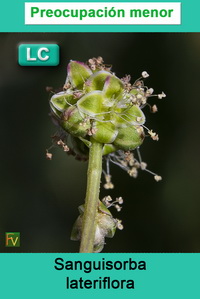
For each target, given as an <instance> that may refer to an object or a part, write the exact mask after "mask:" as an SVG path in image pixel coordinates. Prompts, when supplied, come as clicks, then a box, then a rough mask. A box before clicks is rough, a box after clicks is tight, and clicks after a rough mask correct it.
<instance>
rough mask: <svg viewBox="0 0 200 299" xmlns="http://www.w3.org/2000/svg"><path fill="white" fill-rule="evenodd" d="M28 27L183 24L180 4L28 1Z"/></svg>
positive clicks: (26, 13)
mask: <svg viewBox="0 0 200 299" xmlns="http://www.w3.org/2000/svg"><path fill="white" fill-rule="evenodd" d="M25 24H26V25H180V24H181V3H180V2H132V3H131V2H126V3H119V2H26V3H25Z"/></svg>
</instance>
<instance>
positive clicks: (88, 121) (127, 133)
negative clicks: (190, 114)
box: [50, 61, 145, 155]
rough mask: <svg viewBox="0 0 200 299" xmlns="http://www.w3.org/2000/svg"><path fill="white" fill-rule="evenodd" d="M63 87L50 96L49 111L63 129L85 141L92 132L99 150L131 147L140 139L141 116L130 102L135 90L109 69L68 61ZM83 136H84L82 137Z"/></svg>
mask: <svg viewBox="0 0 200 299" xmlns="http://www.w3.org/2000/svg"><path fill="white" fill-rule="evenodd" d="M67 71H68V74H67V79H66V83H65V90H64V91H63V92H60V93H57V94H54V95H53V96H52V98H51V100H50V107H51V111H52V115H53V116H54V118H56V119H57V122H58V124H59V125H60V126H61V127H62V129H63V130H65V131H66V132H68V133H69V134H71V135H72V136H74V137H75V138H79V139H80V140H81V141H83V142H85V144H89V140H90V137H91V136H92V137H93V138H94V139H95V140H96V141H97V142H99V143H102V144H103V145H104V148H103V154H104V155H106V154H109V153H110V152H113V151H116V150H119V149H121V150H133V149H135V148H136V147H138V146H139V145H140V144H141V143H142V142H143V139H144V132H143V127H142V125H143V124H144V122H145V116H144V114H143V112H142V111H141V109H140V108H139V105H138V104H134V103H133V100H132V99H133V97H135V95H137V94H138V92H137V90H136V89H135V88H134V89H130V90H127V89H126V88H125V86H124V83H123V81H122V80H120V79H119V78H117V77H116V76H115V75H114V74H113V73H112V72H111V71H107V70H102V69H98V68H97V69H95V70H92V69H91V68H90V67H89V66H88V65H86V64H84V63H82V62H78V61H71V62H70V63H69V64H68V67H67ZM83 138H84V139H83Z"/></svg>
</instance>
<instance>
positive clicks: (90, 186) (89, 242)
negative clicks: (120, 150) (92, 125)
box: [79, 138, 103, 253]
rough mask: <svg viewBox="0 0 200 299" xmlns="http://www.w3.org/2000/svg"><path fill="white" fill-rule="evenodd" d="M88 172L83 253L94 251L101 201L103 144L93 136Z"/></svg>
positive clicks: (82, 237) (81, 250) (81, 247)
mask: <svg viewBox="0 0 200 299" xmlns="http://www.w3.org/2000/svg"><path fill="white" fill-rule="evenodd" d="M91 143H92V145H91V147H90V152H89V164H88V172H87V190H86V198H85V208H84V215H83V223H82V236H81V245H80V251H79V252H81V253H83V252H87V253H91V252H93V247H94V237H95V228H96V214H97V206H98V201H99V191H100V179H101V172H102V146H103V145H102V144H101V143H99V142H96V141H95V140H94V139H93V138H91Z"/></svg>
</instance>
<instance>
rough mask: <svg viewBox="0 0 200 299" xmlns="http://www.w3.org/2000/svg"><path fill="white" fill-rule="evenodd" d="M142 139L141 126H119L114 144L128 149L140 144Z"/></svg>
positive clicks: (142, 131)
mask: <svg viewBox="0 0 200 299" xmlns="http://www.w3.org/2000/svg"><path fill="white" fill-rule="evenodd" d="M143 139H144V130H143V128H142V127H139V126H138V127H135V126H131V127H125V128H120V129H119V133H118V135H117V138H116V139H115V141H114V145H115V146H116V147H117V148H118V149H121V150H124V151H129V150H133V149H135V148H136V147H138V146H140V145H141V144H142V142H143Z"/></svg>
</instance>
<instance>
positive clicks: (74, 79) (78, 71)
mask: <svg viewBox="0 0 200 299" xmlns="http://www.w3.org/2000/svg"><path fill="white" fill-rule="evenodd" d="M67 72H68V75H67V79H66V83H68V82H70V83H71V84H72V87H74V88H77V89H82V88H83V85H84V83H85V81H86V80H87V79H88V78H89V77H90V76H91V75H92V71H91V69H90V68H89V67H88V66H87V65H86V64H85V63H83V62H80V61H73V60H72V61H70V63H69V64H68V67H67Z"/></svg>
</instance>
